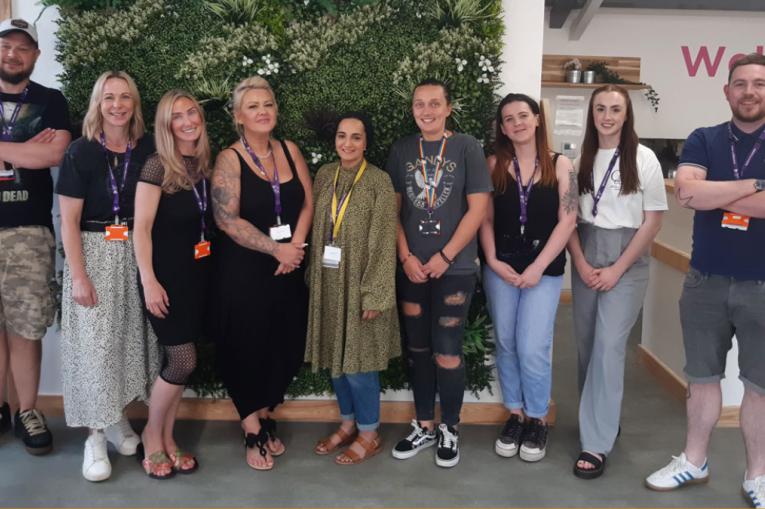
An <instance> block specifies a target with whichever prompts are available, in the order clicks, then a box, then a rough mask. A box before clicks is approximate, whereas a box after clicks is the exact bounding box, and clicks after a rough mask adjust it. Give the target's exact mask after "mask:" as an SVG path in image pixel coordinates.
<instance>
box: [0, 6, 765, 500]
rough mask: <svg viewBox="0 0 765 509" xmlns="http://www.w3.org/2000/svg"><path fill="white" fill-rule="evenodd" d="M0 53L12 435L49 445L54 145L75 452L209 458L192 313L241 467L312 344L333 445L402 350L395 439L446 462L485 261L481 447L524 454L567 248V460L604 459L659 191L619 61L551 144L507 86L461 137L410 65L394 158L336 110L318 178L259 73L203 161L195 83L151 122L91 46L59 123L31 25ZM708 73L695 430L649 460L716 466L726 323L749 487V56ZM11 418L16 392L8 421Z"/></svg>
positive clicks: (2, 234)
mask: <svg viewBox="0 0 765 509" xmlns="http://www.w3.org/2000/svg"><path fill="white" fill-rule="evenodd" d="M0 56H1V58H2V60H1V63H0V108H1V109H0V116H1V117H2V118H1V119H0V122H2V128H3V130H2V140H1V141H0V160H1V161H2V162H3V163H4V164H3V169H2V170H0V197H2V201H0V272H1V273H2V279H0V294H1V296H2V299H1V300H0V304H1V305H0V331H1V332H0V333H1V334H2V336H0V396H3V395H4V393H5V387H6V380H7V379H8V378H9V376H8V375H9V371H10V374H11V375H12V378H13V381H14V385H15V388H16V392H17V394H18V406H19V410H18V411H17V412H16V414H15V417H14V428H15V431H16V434H17V435H18V436H20V437H21V438H22V440H23V442H24V445H25V446H26V448H27V450H28V451H29V452H31V453H33V454H43V453H46V452H48V451H49V450H50V449H51V446H52V436H51V434H50V431H49V430H48V428H47V425H46V422H45V418H44V417H43V415H42V414H41V413H40V412H39V410H37V409H36V408H35V407H36V397H37V386H38V381H39V370H40V355H41V347H40V339H41V338H42V336H43V335H44V334H45V331H46V328H47V327H48V326H49V325H50V324H51V322H52V319H53V311H54V303H53V300H52V295H51V288H50V287H49V281H50V279H51V276H52V272H53V249H54V245H55V244H54V238H53V234H52V230H53V229H52V220H51V206H52V196H53V183H52V178H51V174H50V171H49V168H50V167H52V166H57V165H60V170H59V176H58V180H57V183H56V188H55V192H56V194H58V195H59V204H60V210H61V238H62V241H63V245H64V251H65V254H66V264H65V270H64V283H63V295H62V335H61V355H62V375H63V392H64V404H65V415H66V422H67V424H68V425H69V426H72V427H85V428H88V429H89V433H88V437H87V440H86V442H85V449H84V460H83V467H82V468H83V475H84V477H85V478H86V479H88V480H91V481H102V480H105V479H107V478H108V477H109V476H110V473H111V466H110V462H109V458H108V454H107V442H109V443H112V444H113V445H114V446H115V448H116V450H117V451H118V452H119V453H120V454H124V455H133V454H138V455H139V458H140V460H141V463H142V466H143V468H144V470H145V472H146V474H147V475H149V476H150V477H153V478H157V479H167V478H170V477H172V476H173V475H175V474H189V473H191V472H194V471H195V470H196V469H197V468H198V466H199V463H198V461H197V459H196V458H195V456H194V455H193V454H192V453H190V452H188V451H187V450H185V449H184V448H182V447H181V446H180V445H179V444H178V443H177V442H176V441H175V438H174V433H173V430H174V424H175V419H176V415H177V411H178V406H179V403H180V399H181V395H182V393H183V389H184V386H185V384H186V382H187V381H188V378H189V376H190V375H191V373H192V372H193V371H194V369H195V367H196V348H195V343H196V342H198V341H199V340H200V339H202V338H203V337H208V338H210V339H211V340H212V341H214V342H215V344H216V358H217V370H218V373H219V375H220V377H221V379H222V381H223V383H224V385H225V387H226V390H227V392H228V394H229V396H230V397H231V399H232V400H233V403H234V405H235V407H236V409H237V411H238V413H239V416H240V418H241V427H242V432H243V437H244V444H245V451H246V462H247V464H248V465H249V466H250V467H252V468H253V469H256V470H269V469H271V468H273V467H274V463H275V460H276V458H277V457H278V456H280V455H282V454H284V453H285V443H284V442H282V441H281V440H280V439H279V437H278V434H277V429H276V423H275V421H274V420H273V418H272V412H273V410H274V409H275V408H276V407H277V406H278V405H279V404H280V403H282V402H283V401H284V394H285V392H286V390H287V387H288V385H289V384H290V382H291V381H292V379H293V377H294V376H295V375H296V373H297V371H298V369H299V368H300V367H301V366H302V365H303V363H304V362H307V363H310V365H311V367H312V369H314V370H319V369H327V370H329V371H330V373H331V378H332V380H331V381H332V386H333V388H334V392H335V395H336V398H337V404H338V407H339V411H340V416H341V423H340V425H339V427H338V428H337V430H336V431H335V432H334V433H332V434H331V435H329V436H327V437H325V438H322V439H321V440H319V441H318V442H317V443H316V446H315V448H314V452H315V453H316V454H320V455H328V454H336V456H335V462H336V463H337V464H339V465H351V464H357V463H360V462H363V461H365V460H367V459H369V458H371V457H372V456H374V455H376V454H378V453H379V452H381V451H382V444H381V440H380V436H379V434H378V429H379V424H380V382H379V372H380V371H381V370H384V369H385V368H386V367H387V366H388V363H389V362H390V360H391V359H393V358H396V357H399V356H400V355H402V354H403V356H404V358H405V360H406V362H407V365H408V368H409V375H410V383H411V387H412V391H413V395H414V406H415V413H416V418H415V419H414V420H413V421H412V423H411V430H410V432H409V433H408V434H407V435H406V436H405V437H403V438H402V439H401V440H400V441H399V442H398V443H396V444H395V445H394V446H393V447H392V455H393V457H394V458H397V459H400V460H404V459H407V458H411V457H413V456H415V455H417V454H418V453H420V452H421V451H423V450H424V449H426V448H429V447H430V446H436V451H435V462H436V464H437V465H439V466H441V467H453V466H455V465H456V464H457V463H458V462H459V459H460V449H459V422H460V411H461V407H462V401H463V395H464V391H465V376H466V375H465V365H464V357H463V355H462V351H463V345H462V341H463V331H464V326H465V322H466V319H467V315H468V310H469V307H470V302H471V296H472V294H473V291H474V288H475V285H476V282H477V277H478V276H479V275H480V276H481V280H482V285H483V288H484V290H485V293H486V297H487V302H488V308H489V312H490V314H491V317H492V320H493V323H494V335H495V341H496V345H497V352H496V365H497V371H498V375H499V383H500V387H501V392H502V398H503V402H504V405H505V406H506V407H507V409H508V410H509V412H510V417H509V419H508V420H507V422H506V423H505V425H504V426H503V428H502V430H501V432H500V434H499V437H498V438H497V440H496V443H495V451H496V453H497V454H499V455H500V456H503V457H512V456H515V455H516V454H517V455H519V456H520V457H521V459H522V460H524V461H528V462H534V461H539V460H541V459H542V458H544V456H545V454H546V450H547V443H548V423H547V414H548V410H549V401H550V394H551V385H552V369H551V359H552V342H553V335H554V330H553V327H554V321H555V316H556V312H557V307H558V302H559V297H560V290H561V286H562V279H563V273H564V267H565V264H566V258H565V256H566V255H565V252H566V250H568V252H569V253H570V255H571V260H572V266H573V270H572V293H573V314H574V329H575V330H574V332H575V338H576V345H577V350H578V369H579V391H580V395H581V397H580V402H579V430H580V441H581V454H580V455H579V457H578V459H577V460H576V462H575V464H574V465H573V472H574V474H575V475H576V476H578V477H580V478H583V479H593V478H596V477H598V476H600V475H602V474H603V472H604V469H605V465H606V458H607V456H608V455H609V453H610V452H611V449H612V447H613V445H614V442H615V440H616V439H617V437H618V436H619V431H620V425H619V423H620V410H621V402H622V392H623V391H622V389H623V378H624V361H625V351H626V343H627V338H628V335H629V333H630V330H631V328H632V326H633V325H634V323H635V321H636V319H637V316H638V314H639V311H640V309H641V306H642V303H643V299H644V297H645V293H646V289H647V285H648V277H649V271H648V255H647V253H648V249H649V246H650V245H651V243H652V241H653V239H654V237H655V235H656V234H657V232H658V231H659V228H660V226H661V217H662V212H663V211H664V210H666V209H667V201H666V196H665V191H664V180H663V176H662V171H661V167H660V165H659V162H658V160H657V158H656V156H655V155H654V153H653V152H652V151H651V150H650V149H648V148H647V147H645V146H644V145H641V144H640V143H639V140H638V136H637V134H636V133H635V130H634V112H633V108H632V103H631V100H630V97H629V94H628V92H627V91H626V90H625V89H624V88H622V87H620V86H618V85H606V86H602V87H600V88H597V89H595V91H594V92H593V93H592V96H591V99H590V104H589V107H588V114H587V125H586V130H585V138H584V142H583V148H582V154H581V156H580V157H579V158H578V159H577V160H576V161H573V162H572V161H571V160H569V159H568V158H566V157H565V156H563V155H560V154H557V153H555V152H554V151H553V150H551V148H550V147H549V145H548V141H547V137H546V126H545V117H544V114H543V112H542V111H541V110H540V106H539V104H538V103H537V101H535V100H534V99H533V98H531V97H529V96H527V95H523V94H509V95H507V96H505V97H504V99H503V100H502V101H501V102H500V104H499V106H498V109H497V114H496V122H495V123H496V132H495V133H494V145H493V150H491V151H490V152H491V155H490V156H489V157H488V158H486V157H485V156H484V149H483V147H482V146H481V144H480V143H479V142H478V140H476V139H475V138H473V137H472V136H469V135H466V134H461V133H458V132H455V131H454V130H452V129H451V128H450V127H449V117H450V115H451V112H452V103H451V97H450V93H449V90H448V88H447V86H446V85H445V84H444V83H442V82H440V81H438V80H434V79H427V80H424V81H422V82H420V83H419V84H418V85H417V86H416V87H415V88H414V90H413V93H412V116H413V118H414V121H415V123H416V125H417V127H418V132H416V133H414V134H412V135H410V136H406V137H404V138H402V139H400V140H399V141H397V142H396V143H395V144H394V145H393V146H392V147H391V149H390V154H389V157H388V160H387V163H386V164H385V168H384V169H381V168H378V167H376V166H374V165H373V164H372V162H371V161H368V160H367V159H366V157H365V153H366V152H367V151H368V150H369V148H370V147H371V146H372V144H373V143H374V131H373V126H372V123H371V122H370V119H369V118H368V117H367V116H366V115H365V114H363V113H346V114H343V115H340V116H339V118H338V119H337V122H336V123H335V124H334V126H333V133H332V134H333V136H334V140H335V150H336V153H337V160H336V161H335V162H332V163H328V164H326V165H324V166H322V167H321V168H320V169H319V170H318V172H317V173H316V174H315V177H314V178H312V177H311V175H310V173H309V171H308V167H307V165H306V163H305V161H304V159H303V157H302V155H301V153H300V150H299V148H298V147H297V146H296V145H295V144H294V143H292V142H290V141H287V140H277V139H276V138H274V136H273V131H274V129H275V127H276V124H277V118H278V105H277V101H276V97H275V94H274V92H273V90H272V89H271V87H270V86H269V84H268V82H267V81H266V80H264V79H263V78H261V77H252V78H247V79H245V80H243V81H242V82H241V83H239V84H238V85H237V87H236V88H235V89H234V91H233V97H232V104H233V118H234V127H235V130H236V133H237V138H236V140H235V141H234V142H233V143H232V144H231V145H230V146H228V147H227V148H225V149H223V150H222V151H220V153H219V154H218V156H217V159H216V160H215V162H214V164H213V163H212V154H211V152H212V151H211V147H210V144H209V141H208V135H207V131H206V125H205V118H204V110H203V108H202V107H201V106H200V104H199V102H198V101H197V100H196V99H195V98H194V97H193V96H192V95H190V94H189V93H187V92H185V91H182V90H171V91H169V92H167V93H166V94H165V95H164V96H163V97H162V99H161V100H160V102H159V104H158V106H157V110H156V117H155V123H154V135H153V136H152V135H150V134H148V133H146V132H145V128H144V120H143V115H142V109H141V99H140V94H139V92H138V89H137V87H136V84H135V82H134V81H133V79H132V78H131V77H130V76H129V75H128V74H127V73H125V72H123V71H109V72H105V73H103V74H102V75H101V76H100V77H99V78H98V79H97V80H96V83H95V84H94V86H93V90H92V94H91V97H90V103H89V107H88V110H87V113H86V114H85V117H84V120H83V129H82V136H81V137H80V138H79V139H77V140H76V141H73V142H71V135H70V125H69V117H68V113H67V105H66V101H65V99H64V97H63V96H62V95H61V93H60V92H57V91H55V90H52V89H48V88H45V87H42V86H41V85H39V84H36V83H34V82H32V81H30V79H29V78H30V76H31V74H32V71H33V69H34V64H35V61H36V59H37V57H38V56H39V49H38V47H37V33H36V31H35V29H34V27H33V26H32V25H31V24H29V23H27V22H26V21H24V20H21V19H13V20H6V21H4V22H3V23H2V24H0ZM725 93H726V97H727V99H728V102H729V103H730V105H731V109H732V111H733V119H732V120H731V121H730V122H726V123H724V124H721V125H720V126H717V127H713V128H706V129H700V130H697V131H695V132H694V133H693V134H692V135H691V137H690V138H689V140H688V142H687V143H686V145H685V149H684V152H683V155H682V158H681V164H680V168H679V170H678V176H677V179H676V182H677V187H678V199H679V200H680V202H681V204H682V205H684V206H687V207H690V208H694V209H696V210H697V215H696V221H695V224H694V233H693V235H694V250H693V257H692V261H691V267H692V268H691V270H690V272H689V274H688V276H687V279H686V282H685V286H684V290H683V297H682V299H681V303H680V309H681V321H682V326H683V334H684V341H685V345H686V356H687V360H688V364H687V366H686V373H687V375H688V378H689V382H690V385H689V399H688V417H689V418H688V442H687V444H686V448H685V450H684V452H683V453H682V454H681V455H680V456H678V457H675V458H674V459H673V460H672V462H671V463H670V464H669V465H668V466H667V467H665V468H663V469H661V470H659V471H657V472H655V473H654V474H652V475H651V476H649V477H648V478H647V480H646V483H647V486H648V487H650V488H652V489H657V490H669V489H674V488H676V487H679V486H682V485H684V484H687V483H693V482H703V481H705V480H707V479H708V476H709V469H708V465H707V462H706V451H707V448H708V443H709V437H710V435H711V431H712V428H713V427H714V424H715V422H716V421H717V418H718V417H719V413H720V386H719V380H720V377H721V376H722V375H723V373H724V365H725V353H726V352H727V350H728V349H729V348H730V344H731V337H732V336H733V334H734V332H735V334H736V336H737V338H738V341H739V348H740V366H741V378H742V380H744V383H745V396H744V401H743V403H742V419H741V423H742V430H743V432H744V437H745V442H746V447H747V474H746V475H745V482H744V489H745V492H746V493H748V497H749V499H750V501H751V502H752V504H753V505H754V506H755V507H762V504H763V502H765V492H764V490H765V446H763V442H762V441H763V432H762V426H763V425H762V422H765V419H763V417H765V380H764V379H763V376H764V374H765V369H763V365H762V359H763V358H765V356H763V354H764V353H765V351H763V350H762V341H761V338H760V335H761V334H762V332H763V330H765V322H763V318H762V315H761V314H760V313H757V312H756V310H757V308H758V306H759V305H760V304H765V293H764V291H763V285H762V281H763V280H765V264H764V263H763V262H762V260H761V257H760V253H761V252H762V251H761V250H762V248H763V247H764V246H763V243H764V241H765V225H764V224H763V223H762V220H761V219H759V218H762V217H765V200H764V199H763V196H765V194H758V193H759V191H761V190H762V189H763V188H765V180H763V179H765V162H764V161H763V153H762V152H761V151H760V149H761V144H762V141H763V138H765V134H763V133H764V132H765V58H764V57H762V56H758V55H749V56H746V57H744V58H742V59H741V60H739V61H738V62H736V64H734V66H733V67H732V69H731V74H730V78H729V83H728V84H727V85H726V86H725ZM70 142H71V143H70ZM745 174H746V175H745ZM742 216H743V217H745V219H746V221H743V220H742V219H741V217H742ZM750 217H751V219H750ZM744 223H745V227H744V226H742V224H744ZM479 258H480V260H481V263H480V264H479V263H478V259H479ZM479 273H480V274H479ZM9 368H10V370H9ZM437 394H438V396H439V401H440V407H441V419H440V423H438V424H437V423H436V420H435V411H434V410H435V399H436V395H437ZM0 399H2V397H0ZM136 399H142V400H147V401H148V406H149V416H148V421H147V423H146V426H145V428H144V429H143V432H142V435H141V436H140V437H139V436H138V435H137V434H136V433H135V431H134V430H133V429H132V428H131V425H130V423H129V422H128V420H127V418H126V416H125V413H124V409H125V406H126V405H127V404H128V403H130V402H131V401H134V400H136ZM10 427H11V415H10V409H9V406H8V404H7V402H6V403H3V406H2V410H0V432H3V431H7V430H8V429H10Z"/></svg>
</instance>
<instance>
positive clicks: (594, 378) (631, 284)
mask: <svg viewBox="0 0 765 509" xmlns="http://www.w3.org/2000/svg"><path fill="white" fill-rule="evenodd" d="M577 231H578V233H579V239H580V242H581V244H582V250H583V251H584V256H585V258H586V259H587V261H588V262H589V264H590V265H592V266H593V267H595V268H599V267H607V266H609V265H612V264H613V263H614V262H615V261H616V260H617V259H618V258H619V255H621V253H622V252H623V251H624V249H625V248H626V247H627V244H629V242H630V240H632V237H633V236H634V235H635V232H636V231H637V230H635V229H632V228H621V229H616V230H609V229H605V228H599V227H596V226H593V225H589V224H579V225H578V227H577ZM571 286H572V288H571V290H572V298H573V310H574V335H575V336H576V346H577V353H578V360H579V363H578V364H579V365H578V368H579V393H580V401H579V440H580V442H581V446H582V450H586V451H591V452H596V453H601V454H608V453H610V452H611V448H612V447H613V445H614V441H615V440H616V434H617V433H618V431H619V418H620V414H621V406H622V394H623V393H624V357H625V353H626V348H627V338H628V337H629V334H630V331H631V330H632V326H633V325H634V324H635V321H636V320H637V317H638V314H639V312H640V308H641V307H642V306H643V299H644V298H645V293H646V290H647V288H648V255H647V253H646V254H645V255H643V256H641V257H640V258H639V259H638V260H637V261H636V262H635V263H634V264H633V265H632V267H630V268H629V270H627V272H625V273H624V275H623V276H622V277H621V279H620V280H619V282H618V283H617V284H616V286H614V287H613V288H612V289H611V290H609V291H607V292H599V291H596V290H591V289H590V288H588V287H587V285H586V284H585V283H584V281H582V279H581V278H580V277H579V274H578V273H577V271H576V268H574V270H573V271H572V278H571Z"/></svg>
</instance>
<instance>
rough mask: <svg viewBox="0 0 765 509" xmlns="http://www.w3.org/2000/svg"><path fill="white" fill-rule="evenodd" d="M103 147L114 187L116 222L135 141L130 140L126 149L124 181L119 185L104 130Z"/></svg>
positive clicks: (110, 180)
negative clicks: (110, 159)
mask: <svg viewBox="0 0 765 509" xmlns="http://www.w3.org/2000/svg"><path fill="white" fill-rule="evenodd" d="M100 138H101V148H102V149H103V151H104V157H105V158H106V167H107V169H108V170H109V184H110V186H111V188H112V212H113V213H114V223H115V224H116V223H118V222H119V214H120V193H121V192H122V191H124V190H125V183H126V182H127V179H128V167H129V166H130V156H131V155H132V154H133V142H132V141H130V140H128V144H127V150H126V151H125V162H124V164H123V168H122V169H123V171H122V183H121V184H120V185H119V186H117V179H116V178H115V177H114V170H113V169H112V163H111V161H109V151H108V150H107V148H106V136H104V133H103V131H102V132H101V136H100Z"/></svg>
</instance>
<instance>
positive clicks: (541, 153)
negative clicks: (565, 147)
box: [491, 94, 558, 194]
mask: <svg viewBox="0 0 765 509" xmlns="http://www.w3.org/2000/svg"><path fill="white" fill-rule="evenodd" d="M518 101H520V102H524V103H526V104H528V105H529V108H530V109H531V112H532V113H533V114H534V115H536V116H537V117H538V118H539V125H538V126H537V129H536V132H535V133H534V141H535V143H536V145H537V157H539V169H540V171H541V177H540V180H539V183H540V184H541V185H544V186H556V185H558V178H557V177H556V175H555V165H553V161H552V158H551V157H550V146H549V144H548V143H547V126H546V123H545V115H544V111H543V110H542V108H540V107H539V103H537V102H536V101H535V100H534V99H532V98H531V97H529V96H527V95H526V94H507V95H506V96H505V98H504V99H502V101H500V103H499V106H498V107H497V118H496V121H495V124H496V132H495V134H494V157H496V162H495V164H494V171H493V172H492V174H491V180H492V183H493V184H494V190H495V191H496V193H497V194H502V193H504V192H505V189H507V178H508V177H507V171H506V170H507V169H508V168H509V167H510V165H511V164H512V163H513V158H514V157H515V147H514V146H513V142H512V141H510V138H508V137H507V136H505V133H503V132H502V108H504V107H505V106H507V105H508V104H510V103H514V102H518Z"/></svg>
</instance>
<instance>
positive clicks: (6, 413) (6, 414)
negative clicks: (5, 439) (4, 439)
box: [0, 403, 11, 433]
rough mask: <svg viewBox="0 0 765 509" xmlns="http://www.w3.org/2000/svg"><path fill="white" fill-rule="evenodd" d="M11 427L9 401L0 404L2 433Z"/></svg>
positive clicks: (0, 427)
mask: <svg viewBox="0 0 765 509" xmlns="http://www.w3.org/2000/svg"><path fill="white" fill-rule="evenodd" d="M9 429H11V407H9V406H8V403H3V406H0V433H5V432H6V431H8V430H9Z"/></svg>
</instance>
